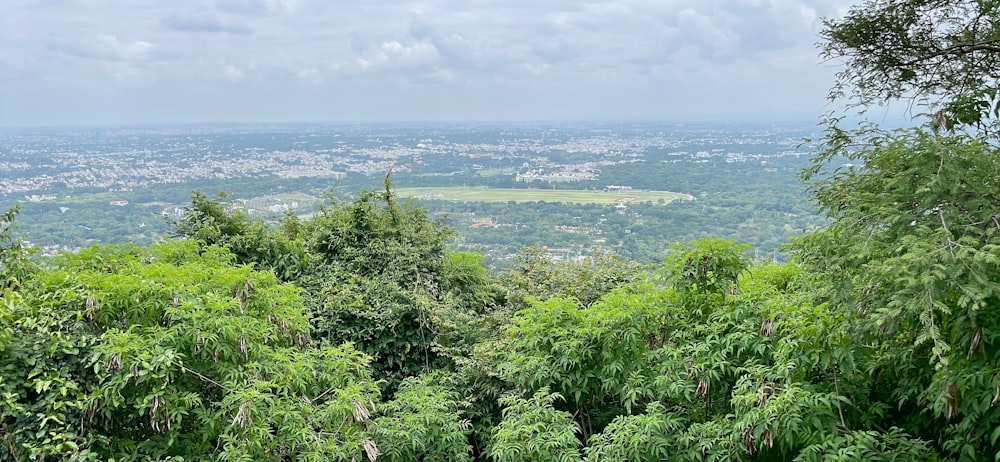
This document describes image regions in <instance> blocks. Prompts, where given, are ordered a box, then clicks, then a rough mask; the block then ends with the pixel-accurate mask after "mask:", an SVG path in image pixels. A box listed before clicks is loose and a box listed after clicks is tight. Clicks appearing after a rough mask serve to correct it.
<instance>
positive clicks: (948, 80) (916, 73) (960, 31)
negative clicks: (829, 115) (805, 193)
mask: <svg viewBox="0 0 1000 462" xmlns="http://www.w3.org/2000/svg"><path fill="white" fill-rule="evenodd" d="M998 18H1000V2H996V1H993V0H960V1H956V0H867V1H865V2H864V3H862V4H861V5H858V6H855V7H853V8H852V9H851V10H850V11H849V12H848V13H847V14H846V15H845V16H844V17H843V18H839V19H828V20H826V21H825V22H824V30H823V32H822V33H821V36H822V37H823V39H824V43H823V45H822V50H823V55H824V56H825V57H826V58H828V59H838V60H843V62H844V64H845V66H844V67H843V68H842V70H841V71H840V73H839V74H838V83H837V85H836V86H835V87H834V90H833V92H832V94H831V96H832V97H834V98H836V97H839V96H844V95H845V93H847V92H850V93H849V94H848V95H847V96H849V97H850V98H851V101H852V102H853V103H854V104H857V105H860V106H862V107H864V106H868V105H871V104H881V103H885V102H887V101H891V100H895V99H898V98H912V99H916V100H918V102H919V103H922V104H924V103H930V104H931V105H932V106H936V107H937V111H938V112H937V115H936V119H937V121H936V122H937V124H938V125H941V126H944V127H945V128H949V127H951V126H952V125H980V126H982V125H984V124H985V123H987V121H988V119H991V118H992V119H994V120H996V119H997V118H998V117H1000V100H998V99H997V90H998V86H997V85H998V79H1000V73H998V71H997V70H998V69H1000V20H998ZM928 100H929V101H928Z"/></svg>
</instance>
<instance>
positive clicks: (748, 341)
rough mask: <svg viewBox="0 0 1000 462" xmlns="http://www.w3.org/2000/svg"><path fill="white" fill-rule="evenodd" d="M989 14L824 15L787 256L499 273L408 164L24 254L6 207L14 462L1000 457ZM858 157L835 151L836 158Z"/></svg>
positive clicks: (0, 448) (2, 369)
mask: <svg viewBox="0 0 1000 462" xmlns="http://www.w3.org/2000/svg"><path fill="white" fill-rule="evenodd" d="M998 21H1000V2H997V1H989V0H962V1H954V0H949V1H943V0H932V1H927V0H868V1H865V2H864V3H862V4H860V5H858V6H856V7H854V8H852V9H850V10H849V11H848V12H847V13H846V15H845V16H843V17H842V18H839V19H829V20H826V21H825V23H824V24H825V25H824V30H823V32H822V39H823V42H822V44H821V52H822V55H823V57H824V58H826V59H829V60H831V61H832V62H837V63H839V65H841V66H842V70H841V72H840V73H839V74H838V81H837V84H836V86H835V87H834V88H833V89H832V91H831V94H830V98H831V99H832V100H833V101H835V102H837V103H838V104H841V105H842V106H843V107H845V108H846V109H844V112H845V113H852V112H853V111H861V112H862V113H864V111H866V110H868V109H869V108H873V107H879V106H880V105H884V104H892V103H893V102H896V101H899V100H900V99H903V100H905V101H908V102H909V103H910V104H912V105H914V106H915V107H919V108H922V110H924V111H925V112H924V113H922V114H918V115H915V116H914V118H913V124H912V126H911V127H908V128H900V129H885V128H882V127H880V126H879V125H877V124H874V123H869V122H862V123H854V122H851V120H852V119H849V118H847V117H846V116H845V115H844V114H841V113H832V114H830V115H829V116H828V117H827V118H826V119H825V124H826V127H827V130H826V134H825V135H824V137H823V139H822V140H820V141H821V143H820V147H821V149H820V151H819V152H818V154H817V155H816V157H815V158H814V159H813V160H812V163H811V164H810V165H809V166H808V167H807V168H805V169H804V170H803V171H802V173H801V178H802V181H803V182H804V184H805V185H806V186H807V187H808V188H809V191H810V194H811V196H812V199H813V200H814V201H815V203H816V204H817V205H818V207H819V208H820V210H821V211H822V213H823V214H824V215H825V217H826V219H827V220H828V224H827V225H825V226H823V227H822V228H820V229H817V230H814V231H811V232H808V233H805V234H802V235H800V236H797V237H795V238H793V239H791V240H790V241H789V242H787V243H786V244H785V249H786V252H787V253H788V255H789V260H788V261H787V262H781V263H778V262H774V261H772V260H767V259H754V258H752V249H751V248H749V246H748V245H745V244H740V243H737V242H735V241H732V240H727V239H723V238H708V239H698V240H695V241H690V242H680V243H676V244H673V245H670V246H669V247H667V248H663V249H661V250H660V251H661V254H662V259H661V262H660V263H658V264H655V265H646V264H641V263H637V262H635V261H632V260H629V259H628V258H624V257H622V256H616V255H612V254H608V253H603V252H595V253H594V254H593V255H592V256H591V257H590V258H588V259H584V260H580V261H572V260H567V261H563V260H555V259H551V258H549V257H548V255H547V254H546V252H545V251H544V249H540V248H528V249H525V250H523V251H522V252H521V253H520V254H519V255H518V257H517V258H516V259H515V262H514V264H513V265H511V266H510V267H509V268H506V269H504V270H500V271H497V272H489V271H487V269H486V268H485V267H484V265H483V257H482V256H481V255H479V254H477V253H474V252H463V251H457V250H454V249H453V248H452V247H450V246H449V242H450V239H452V238H453V237H454V232H453V231H452V230H450V229H449V228H448V227H447V226H446V224H445V223H443V222H442V221H440V220H438V219H435V218H434V217H433V216H432V215H431V214H429V213H427V211H426V210H425V209H423V208H422V207H421V206H420V205H419V204H417V203H415V202H412V201H407V200H404V199H403V198H400V197H398V196H397V194H396V193H395V191H394V189H393V186H392V182H391V180H392V179H391V177H389V176H386V178H385V179H384V181H383V184H382V186H381V187H379V188H374V189H372V190H367V191H363V192H361V193H360V194H359V195H358V196H357V197H356V198H355V199H353V200H350V201H338V200H335V199H332V198H331V199H330V200H328V201H327V202H326V203H325V205H324V206H323V207H322V208H321V209H320V210H319V211H318V212H317V213H315V214H313V215H312V216H311V217H309V218H300V217H296V216H293V215H289V216H287V217H286V218H285V219H284V220H282V221H281V222H280V223H279V224H270V223H267V222H264V221H262V220H260V219H257V218H252V217H250V216H248V215H247V214H246V213H244V212H243V211H242V210H241V209H240V208H238V207H233V206H232V204H231V203H230V202H228V201H227V199H226V197H218V198H216V197H208V196H206V195H204V194H201V193H194V194H193V195H192V196H191V202H190V204H189V205H187V206H186V207H185V210H184V212H185V213H184V214H183V216H181V217H179V218H177V219H176V220H175V221H174V222H173V224H172V226H173V229H172V231H171V232H172V236H173V238H172V239H168V240H164V241H163V242H160V243H156V244H152V245H148V246H138V245H134V244H122V245H95V246H91V247H87V248H85V249H83V250H81V251H79V252H75V253H68V252H67V253H62V254H60V255H58V256H56V257H54V258H52V259H46V260H39V259H36V258H33V256H32V253H33V252H34V249H32V248H28V247H26V246H25V245H24V244H23V241H22V240H21V239H20V238H19V236H18V230H17V212H18V210H17V208H16V207H15V208H12V209H10V210H8V211H6V212H5V213H4V214H3V215H2V216H0V294H2V299H0V439H2V441H0V460H3V461H8V460H9V461H47V460H73V461H88V460H115V461H132V460H135V461H138V460H175V461H181V460H226V461H235V460H241V461H279V460H281V461H284V460H302V461H345V462H346V461H362V460H367V461H370V462H374V461H376V460H379V461H414V460H426V461H496V462H508V461H511V462H513V461H609V460H625V461H659V460H679V461H731V460H741V461H785V460H788V461H803V462H805V461H912V460H938V461H970V462H972V461H1000V407H998V404H1000V359H998V356H1000V212H998V211H1000V194H998V190H1000V189H998V179H1000V155H998V154H1000V153H998V150H1000V135H998V134H1000V130H998V129H1000V98H998V94H997V91H998V88H997V85H998V79H1000V75H998V74H997V69H1000V22H998ZM845 160H846V161H845Z"/></svg>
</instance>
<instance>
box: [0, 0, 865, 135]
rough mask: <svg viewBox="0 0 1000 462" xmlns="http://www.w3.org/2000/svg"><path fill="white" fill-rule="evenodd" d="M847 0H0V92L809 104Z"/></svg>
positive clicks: (335, 100) (390, 112)
mask: <svg viewBox="0 0 1000 462" xmlns="http://www.w3.org/2000/svg"><path fill="white" fill-rule="evenodd" d="M855 1H856V0H671V1H669V2H666V1H662V0H545V1H539V0H474V1H468V0H434V1H416V0H344V1H342V2H330V1H329V0H212V1H205V0H171V1H170V2H159V1H155V0H142V1H139V0H136V1H132V0H130V1H119V2H113V3H112V2H83V1H79V0H73V1H65V2H62V3H60V4H58V5H56V4H51V5H50V4H46V3H40V2H37V1H31V0H0V30H3V31H5V32H7V34H6V35H5V40H0V74H3V75H2V76H0V78H3V79H4V81H5V84H6V85H5V86H6V87H9V88H7V89H5V90H4V91H7V92H8V93H10V92H20V93H28V92H30V93H31V94H36V95H45V94H46V93H51V94H58V92H59V91H60V90H61V89H64V88H74V89H78V91H80V92H86V91H88V90H93V89H100V91H103V92H113V91H114V90H115V89H116V88H119V87H121V88H125V87H126V86H127V85H132V87H133V88H138V87H141V88H142V91H143V93H142V94H144V95H150V96H149V98H153V97H154V96H155V99H156V100H157V101H161V102H163V104H167V105H170V104H174V102H175V101H180V100H181V99H183V98H185V97H184V95H185V94H187V93H185V92H190V93H191V94H193V93H197V94H198V95H201V96H200V97H199V98H190V97H186V98H187V99H185V101H189V102H190V107H181V106H178V107H177V108H176V111H178V113H182V112H183V111H190V113H191V114H193V116H192V117H196V116H197V117H200V116H199V114H201V113H203V111H199V109H198V105H199V104H204V105H205V106H208V105H210V104H214V105H213V106H212V107H213V112H212V113H213V114H215V113H218V114H224V113H226V107H225V106H224V105H222V103H223V101H221V100H220V101H215V102H214V103H210V102H209V101H210V100H211V99H212V96H211V95H214V94H215V93H218V92H219V91H220V89H225V91H226V92H227V93H226V94H227V95H228V96H227V98H229V100H231V101H236V102H239V105H240V107H241V108H242V109H241V110H240V111H236V110H233V111H231V112H230V113H231V114H234V116H239V117H240V118H243V119H245V118H248V117H257V118H260V119H267V118H269V117H270V114H272V111H271V109H274V108H276V107H283V106H281V105H283V104H285V103H283V101H285V100H290V98H291V94H292V93H294V94H295V95H297V97H301V98H302V99H301V101H300V103H302V105H303V107H306V106H308V105H311V104H315V105H316V107H322V108H324V111H321V112H319V113H320V114H324V116H332V117H345V118H350V117H351V114H353V112H350V113H347V112H345V114H344V115H336V114H332V113H330V112H327V111H329V108H332V107H341V106H343V105H342V104H340V103H339V101H341V100H343V99H345V98H347V99H350V100H352V101H361V102H364V101H370V102H371V105H370V108H371V109H370V111H372V112H371V114H376V111H384V114H385V116H386V117H387V118H395V119H400V118H407V117H411V116H414V115H415V116H416V117H421V116H422V114H423V112H422V110H423V109H420V110H418V109H413V108H409V109H408V106H406V105H407V104H412V105H416V104H417V103H416V102H417V101H422V102H423V106H424V107H428V106H429V107H434V108H440V110H441V111H444V112H441V113H439V114H437V115H436V116H437V117H449V116H448V114H451V116H452V117H459V116H462V115H464V114H476V113H478V114H479V115H480V117H481V118H491V117H499V116H501V115H502V116H504V117H511V116H513V115H516V114H518V113H522V114H524V117H529V118H545V117H549V116H553V117H555V116H559V115H565V114H569V115H572V116H580V117H588V116H594V117H598V116H600V115H601V114H610V115H615V116H622V117H627V116H628V115H629V114H635V115H636V116H637V117H638V116H642V117H648V116H655V115H657V114H661V115H668V114H675V115H676V114H685V113H687V112H689V111H692V110H695V109H697V110H698V111H700V113H710V112H713V111H715V112H718V113H726V112H728V111H735V110H742V111H743V112H744V113H747V112H752V111H753V110H754V107H752V106H749V102H747V103H746V104H747V105H748V106H747V107H740V108H738V107H736V106H738V105H740V104H744V103H742V102H740V101H744V100H747V101H749V100H748V99H747V97H746V95H747V94H750V93H754V94H759V95H761V96H760V98H765V97H766V98H765V99H768V100H769V101H771V102H772V103H770V104H771V106H772V107H781V105H782V104H785V102H793V103H796V102H799V101H812V100H810V98H813V97H815V99H816V100H817V101H819V102H820V104H822V102H823V101H824V100H823V97H824V96H825V94H826V88H827V87H828V84H827V83H826V82H829V79H828V77H829V76H830V75H832V73H833V71H834V69H832V68H831V67H823V66H822V65H820V64H819V60H818V58H817V56H816V55H817V53H816V49H815V46H814V44H815V42H816V41H818V36H817V32H818V31H819V29H820V27H821V20H820V18H822V17H824V16H833V15H837V14H840V13H842V12H843V9H844V8H845V7H846V6H847V5H849V4H850V3H853V2H855ZM209 41H210V42H209ZM79 58H85V59H79ZM12 70H16V72H13V71H12ZM235 81H238V82H239V83H238V84H234V82H235ZM130 82H131V83H130ZM251 90H252V91H251ZM241 92H243V93H241ZM105 94H106V93H105ZM151 101H152V99H151ZM203 101H204V102H203ZM303 102H306V103H308V104H305V103H303ZM470 102H474V103H470ZM289 104H291V103H289ZM796 104H799V106H801V104H802V103H796ZM808 104H812V103H808ZM296 107H298V106H294V105H289V106H288V108H286V111H287V112H288V113H292V112H294V110H295V108H296ZM414 107H415V106H414ZM255 108H256V109H255ZM17 109H18V111H12V112H11V113H19V112H24V113H28V112H30V111H31V108H30V107H29V108H17ZM22 109H23V111H22ZM254 111H256V112H254ZM345 111H346V109H345ZM447 111H451V112H447ZM477 111H478V112H477ZM519 111H520V112H519ZM491 114H494V116H491ZM547 114H548V115H547ZM307 116H308V115H307V114H304V115H303V116H302V117H298V118H299V119H303V118H307ZM38 117H46V115H45V114H42V113H41V112H39V113H38ZM220 117H221V116H220ZM372 117H374V116H372Z"/></svg>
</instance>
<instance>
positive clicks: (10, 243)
mask: <svg viewBox="0 0 1000 462" xmlns="http://www.w3.org/2000/svg"><path fill="white" fill-rule="evenodd" d="M19 210H20V207H18V206H16V205H15V206H14V207H12V208H11V209H9V210H7V211H5V212H4V213H3V214H0V291H2V290H6V289H8V288H9V289H17V288H19V287H20V286H21V284H22V282H23V281H24V280H25V279H26V278H27V277H28V276H29V274H30V270H31V264H30V263H29V262H28V255H29V254H28V249H25V248H24V246H23V245H22V244H21V240H20V238H19V236H18V235H17V233H16V231H17V224H16V223H15V221H14V218H15V217H16V216H17V213H18V211H19Z"/></svg>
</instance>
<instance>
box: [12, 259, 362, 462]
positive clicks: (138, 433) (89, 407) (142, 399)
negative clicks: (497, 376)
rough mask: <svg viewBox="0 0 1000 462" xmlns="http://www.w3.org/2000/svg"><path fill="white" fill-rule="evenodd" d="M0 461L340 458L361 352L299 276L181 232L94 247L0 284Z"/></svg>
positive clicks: (354, 406) (358, 440)
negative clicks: (288, 281)
mask: <svg viewBox="0 0 1000 462" xmlns="http://www.w3.org/2000/svg"><path fill="white" fill-rule="evenodd" d="M4 307H5V311H8V313H6V315H7V316H8V317H9V318H10V320H11V326H12V329H11V332H10V335H9V339H7V340H5V341H4V342H3V343H0V346H2V347H3V348H0V432H2V436H3V439H4V443H5V444H4V445H3V447H0V460H108V459H111V458H114V459H116V460H147V459H169V458H174V459H178V460H179V459H188V460H204V459H217V460H286V459H288V458H294V459H302V460H343V461H348V460H356V459H358V458H360V457H364V455H365V454H366V453H367V454H368V455H369V459H374V457H375V455H376V454H377V448H376V446H375V443H374V441H373V440H371V439H370V438H369V430H368V426H369V425H370V422H369V418H370V413H371V412H373V409H372V407H373V406H372V404H371V403H372V402H373V401H376V400H378V397H379V392H378V387H377V385H376V383H375V382H374V381H373V380H372V378H371V375H370V371H369V369H368V367H367V363H368V361H369V358H368V357H367V356H365V355H364V354H362V353H361V352H359V351H357V350H356V349H354V348H353V347H351V346H350V345H345V346H340V347H316V346H315V345H314V344H313V343H312V342H311V340H310V338H309V335H310V332H311V330H312V328H311V326H310V323H309V317H308V313H307V311H306V310H305V309H304V308H303V306H302V303H301V298H300V295H299V291H298V290H297V289H296V288H294V287H292V286H290V285H284V284H280V283H278V281H277V280H276V279H275V277H274V276H273V275H271V274H269V273H267V272H258V271H254V270H253V269H252V268H251V267H249V266H234V265H233V256H232V255H231V254H229V253H228V252H226V251H225V250H223V249H220V248H219V247H201V248H199V246H198V244H197V243H196V242H194V241H186V242H173V243H168V244H164V245H158V246H155V247H153V248H149V249H140V248H137V247H133V246H121V247H94V248H90V249H86V250H84V251H81V252H80V253H79V254H67V255H63V256H61V257H59V258H57V259H56V260H54V261H53V262H52V263H51V268H50V269H46V270H44V271H38V272H36V273H35V274H34V275H33V278H32V279H31V280H30V283H28V284H26V286H25V290H24V291H23V294H20V295H19V296H18V297H15V298H13V299H11V298H8V297H4Z"/></svg>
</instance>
